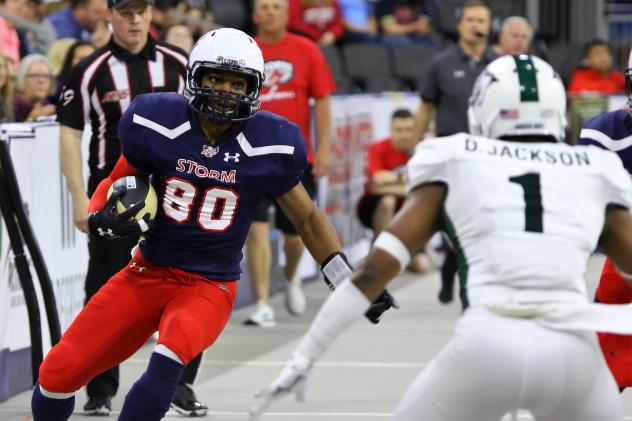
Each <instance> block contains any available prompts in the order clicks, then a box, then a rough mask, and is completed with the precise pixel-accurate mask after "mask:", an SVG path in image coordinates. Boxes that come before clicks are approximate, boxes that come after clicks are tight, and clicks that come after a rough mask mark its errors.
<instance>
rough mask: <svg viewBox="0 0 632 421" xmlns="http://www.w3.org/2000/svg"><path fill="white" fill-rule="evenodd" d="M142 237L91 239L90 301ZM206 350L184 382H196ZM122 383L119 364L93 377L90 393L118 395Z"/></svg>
mask: <svg viewBox="0 0 632 421" xmlns="http://www.w3.org/2000/svg"><path fill="white" fill-rule="evenodd" d="M137 242H138V238H123V239H118V240H100V239H95V238H90V239H89V240H88V253H89V256H90V257H89V260H88V273H87V275H86V283H85V291H86V302H88V300H89V299H90V297H92V296H93V295H94V294H95V293H96V292H97V291H98V290H99V288H101V287H102V286H103V285H104V284H105V283H106V282H107V281H108V279H110V277H112V276H113V275H114V274H115V273H117V272H118V271H119V270H121V269H122V268H124V267H125V266H126V265H127V264H128V263H129V261H130V259H131V255H130V252H131V250H132V248H133V247H134V245H135V244H136V243H137ZM201 361H202V354H200V355H198V356H197V357H195V358H194V359H193V360H191V362H190V363H189V364H188V365H187V366H186V367H185V368H184V372H183V373H182V377H181V379H180V382H182V383H188V384H193V381H194V380H195V376H196V374H197V371H198V368H199V367H200V362H201ZM118 387H119V367H118V366H115V367H113V368H111V369H109V370H107V371H105V372H103V373H101V374H99V375H98V376H96V377H95V378H94V379H92V380H91V381H90V382H89V383H88V385H87V387H86V389H87V393H88V396H89V397H93V396H114V395H116V392H117V391H118Z"/></svg>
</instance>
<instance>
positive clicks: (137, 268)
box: [129, 262, 147, 272]
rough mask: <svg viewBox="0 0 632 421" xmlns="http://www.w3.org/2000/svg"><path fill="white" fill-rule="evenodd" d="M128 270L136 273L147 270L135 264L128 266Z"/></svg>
mask: <svg viewBox="0 0 632 421" xmlns="http://www.w3.org/2000/svg"><path fill="white" fill-rule="evenodd" d="M129 268H130V269H134V270H137V271H138V272H142V271H144V270H147V268H146V267H145V266H138V265H137V264H136V262H133V263H132V264H131V265H129Z"/></svg>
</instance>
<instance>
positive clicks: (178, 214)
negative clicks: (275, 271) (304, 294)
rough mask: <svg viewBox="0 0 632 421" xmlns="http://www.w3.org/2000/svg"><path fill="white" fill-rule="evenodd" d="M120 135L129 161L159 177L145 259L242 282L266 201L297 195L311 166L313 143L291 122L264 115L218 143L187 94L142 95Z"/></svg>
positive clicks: (126, 116) (143, 244) (143, 245)
mask: <svg viewBox="0 0 632 421" xmlns="http://www.w3.org/2000/svg"><path fill="white" fill-rule="evenodd" d="M119 137H120V139H121V144H122V153H123V155H124V156H125V158H126V159H127V161H128V162H129V163H130V164H131V165H132V166H134V167H135V168H137V169H139V170H141V171H144V172H147V173H149V174H152V175H153V177H152V184H153V186H154V188H155V189H156V193H157V194H158V213H157V216H156V219H155V225H154V227H153V228H152V229H151V230H149V231H148V232H147V234H146V235H145V240H144V241H142V242H141V244H140V248H141V251H142V253H143V256H144V257H145V258H146V259H147V260H149V261H150V262H152V263H154V264H156V265H161V266H168V267H177V268H180V269H184V270H187V271H190V272H193V273H197V274H201V275H203V276H206V277H207V278H210V279H216V280H230V279H238V278H239V274H240V273H241V269H240V266H239V262H240V261H241V259H242V247H243V245H244V242H245V240H246V235H247V234H248V229H249V227H250V223H251V221H252V218H253V214H254V210H255V207H256V206H257V204H258V202H259V200H260V199H261V198H262V197H263V196H268V197H271V198H277V197H279V196H281V195H283V194H284V193H286V192H287V191H289V190H291V189H292V188H293V187H295V186H296V185H297V184H298V183H299V182H300V180H301V176H302V174H303V171H304V169H305V167H306V165H307V149H306V142H305V139H304V138H303V136H302V135H301V132H300V130H299V128H298V127H297V126H296V125H295V124H294V123H292V122H290V121H289V120H287V119H285V118H283V117H280V116H278V115H276V114H272V113H269V112H266V111H260V112H258V113H257V114H256V115H255V116H254V117H252V118H250V119H248V120H246V121H244V122H242V123H241V124H239V125H237V126H236V127H234V128H233V129H231V130H230V131H229V132H228V133H226V134H225V135H224V136H223V137H222V138H221V139H220V141H219V142H217V143H216V144H215V145H210V144H208V143H207V141H206V136H205V135H204V132H203V131H202V127H201V126H200V124H199V122H198V118H197V116H196V115H195V111H193V110H192V109H191V108H190V107H189V106H188V105H187V103H186V101H185V99H184V97H183V96H182V95H180V94H170V93H169V94H163V93H157V94H146V95H139V96H137V97H136V98H135V99H134V101H133V102H132V103H131V104H130V106H129V108H128V109H127V110H126V111H125V113H124V114H123V117H122V118H121V121H120V123H119Z"/></svg>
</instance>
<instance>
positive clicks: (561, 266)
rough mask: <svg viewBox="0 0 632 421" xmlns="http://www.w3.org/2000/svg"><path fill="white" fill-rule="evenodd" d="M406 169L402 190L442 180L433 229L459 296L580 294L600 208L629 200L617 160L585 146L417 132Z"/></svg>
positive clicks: (631, 191) (561, 297)
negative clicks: (454, 270) (448, 245)
mask: <svg viewBox="0 0 632 421" xmlns="http://www.w3.org/2000/svg"><path fill="white" fill-rule="evenodd" d="M408 173H409V178H410V181H409V186H408V188H409V190H412V189H414V188H415V187H417V186H419V185H421V184H425V183H435V182H439V183H443V184H445V185H446V186H447V193H446V200H445V203H444V209H443V215H444V217H443V230H444V232H445V233H446V234H447V235H448V237H449V238H450V241H451V242H452V245H453V247H454V250H455V252H456V254H457V259H458V262H459V277H460V279H461V289H462V297H463V298H464V299H465V301H466V304H468V302H469V305H481V304H489V303H493V302H506V301H508V300H511V301H516V302H541V301H576V300H577V301H586V300H588V297H587V293H586V286H585V282H584V277H583V275H584V272H585V270H586V264H587V261H588V258H589V257H590V254H591V252H592V251H593V250H594V249H595V247H596V245H597V242H598V240H599V236H600V233H601V231H602V228H603V224H604V220H605V214H606V208H607V207H608V206H610V205H617V206H622V207H625V208H628V209H630V208H631V207H632V186H631V182H630V176H629V175H628V174H627V173H626V171H625V170H624V168H623V165H622V164H621V161H620V160H619V158H618V157H617V156H616V155H615V154H614V153H612V152H609V151H605V150H601V149H598V148H596V147H592V146H569V145H566V144H561V143H541V142H538V143H523V142H509V141H502V140H494V139H486V138H483V137H476V136H471V135H468V134H465V133H459V134H456V135H454V136H450V137H444V138H436V139H430V140H425V141H423V142H421V143H420V144H419V145H418V146H417V149H416V150H415V154H414V156H413V157H412V158H411V160H410V161H409V163H408ZM464 287H465V289H464ZM463 292H465V296H464V294H463Z"/></svg>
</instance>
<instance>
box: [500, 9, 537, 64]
mask: <svg viewBox="0 0 632 421" xmlns="http://www.w3.org/2000/svg"><path fill="white" fill-rule="evenodd" d="M532 39H533V28H531V24H530V23H529V21H528V20H527V19H525V18H523V17H522V16H509V17H508V18H507V19H505V20H504V21H503V24H502V27H501V30H500V35H499V36H498V43H496V44H495V45H494V46H493V47H492V49H493V50H494V53H496V55H498V56H504V55H505V54H527V53H528V52H529V48H530V47H531V40H532Z"/></svg>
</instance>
